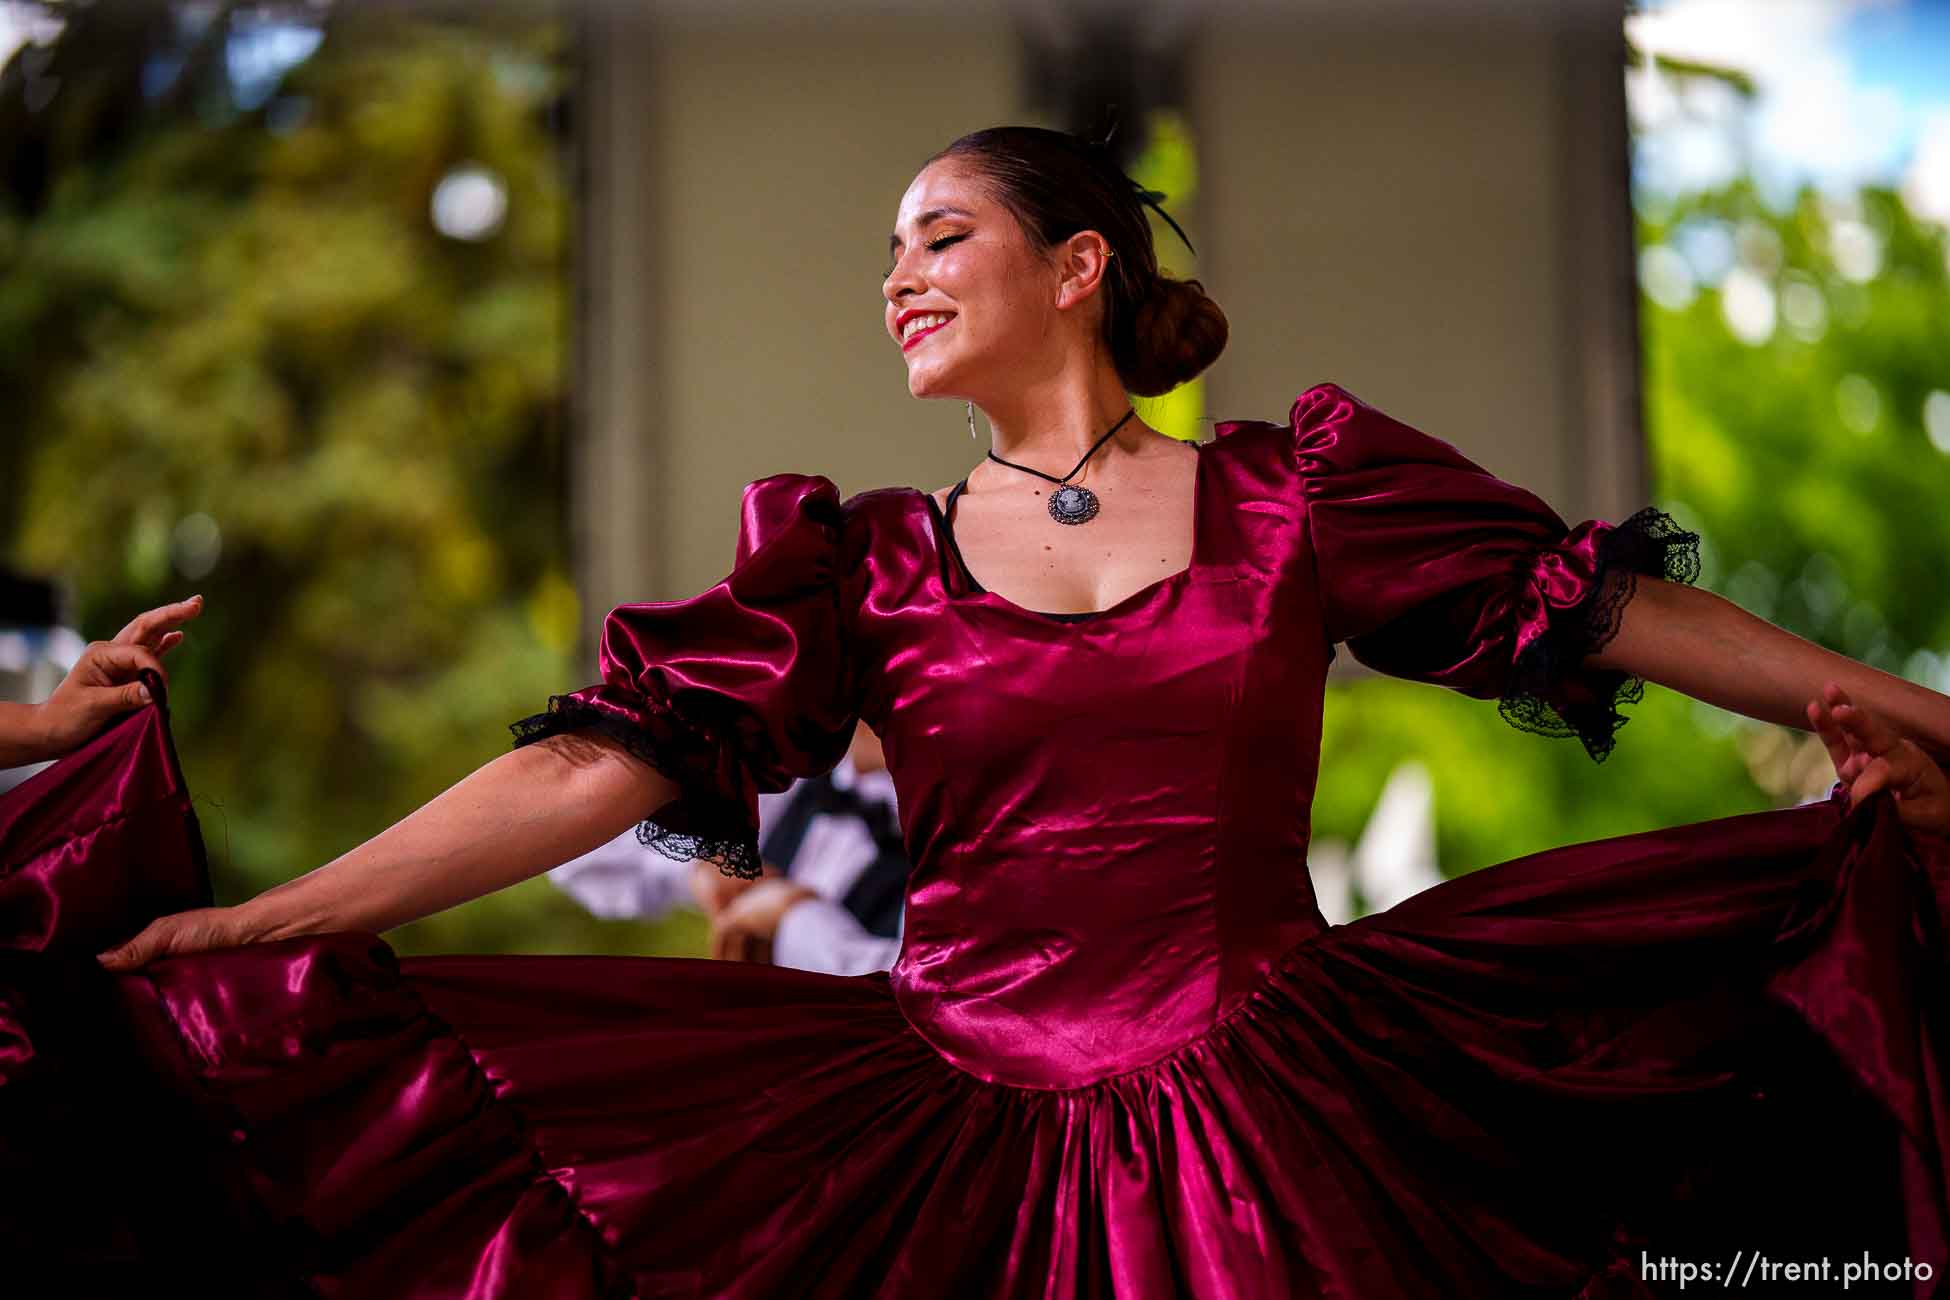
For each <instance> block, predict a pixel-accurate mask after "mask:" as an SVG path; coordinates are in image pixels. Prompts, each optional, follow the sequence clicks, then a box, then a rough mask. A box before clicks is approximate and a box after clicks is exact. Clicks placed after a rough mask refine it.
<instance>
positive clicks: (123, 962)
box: [95, 920, 163, 971]
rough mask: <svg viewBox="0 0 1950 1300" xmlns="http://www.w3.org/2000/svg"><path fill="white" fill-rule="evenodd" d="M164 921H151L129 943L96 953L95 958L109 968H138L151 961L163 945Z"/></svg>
mask: <svg viewBox="0 0 1950 1300" xmlns="http://www.w3.org/2000/svg"><path fill="white" fill-rule="evenodd" d="M162 924H163V923H162V921H160V920H156V921H151V922H150V923H149V924H148V925H147V926H145V927H144V928H143V930H142V932H141V933H140V934H138V935H136V936H135V938H133V939H131V940H129V941H128V942H127V943H124V944H118V945H116V946H115V947H113V948H110V949H109V950H108V951H107V952H102V953H97V954H95V960H96V961H98V962H100V963H101V964H102V966H103V967H104V968H105V969H108V970H118V971H119V970H136V969H138V968H140V967H142V966H146V965H147V964H148V963H149V959H150V958H151V957H154V956H155V955H156V951H157V949H158V948H159V947H160V946H161V944H160V943H159V939H160V937H161V929H162Z"/></svg>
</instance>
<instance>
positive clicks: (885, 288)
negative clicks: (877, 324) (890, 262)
mask: <svg viewBox="0 0 1950 1300" xmlns="http://www.w3.org/2000/svg"><path fill="white" fill-rule="evenodd" d="M926 288H927V286H926V285H925V284H922V283H921V277H920V276H919V274H917V273H916V272H915V271H914V269H913V266H912V264H911V262H910V260H909V258H908V256H907V253H906V252H903V253H902V254H901V255H900V256H899V257H898V258H896V259H895V261H894V269H893V270H891V271H889V272H888V273H887V279H886V281H885V282H883V283H882V284H881V286H880V292H881V295H882V296H883V297H885V298H886V299H887V301H888V302H890V303H892V302H898V301H900V299H901V297H902V296H903V295H910V294H917V293H921V292H923V291H924V290H925V289H926Z"/></svg>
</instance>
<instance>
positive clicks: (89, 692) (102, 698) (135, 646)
mask: <svg viewBox="0 0 1950 1300" xmlns="http://www.w3.org/2000/svg"><path fill="white" fill-rule="evenodd" d="M202 612H203V597H201V596H191V597H190V598H189V599H188V600H179V601H177V602H176V603H175V604H173V605H163V606H160V607H159V608H156V609H152V610H149V611H148V612H146V613H143V614H138V615H136V617H135V618H134V619H133V620H131V621H130V623H129V625H128V626H127V627H125V628H123V629H122V630H121V631H120V632H118V633H116V634H115V639H114V640H113V641H97V642H95V643H93V644H92V645H90V646H89V647H88V648H87V649H86V650H84V651H82V653H81V658H80V659H79V660H77V661H76V663H75V666H74V667H73V668H72V669H70V670H69V671H68V675H67V676H66V677H65V678H63V679H62V681H61V684H60V685H59V686H57V687H55V688H54V694H53V695H52V696H50V697H49V698H48V700H47V702H46V703H45V704H42V705H41V706H40V715H41V720H42V727H41V736H42V744H43V746H44V747H45V749H46V755H45V756H46V757H48V758H55V757H58V756H60V755H62V754H65V753H67V752H68V751H69V750H71V749H73V748H75V747H76V746H77V745H80V744H81V743H82V742H83V741H85V740H87V739H88V737H90V736H92V735H94V734H95V732H96V731H97V730H99V729H100V728H101V727H102V726H103V724H105V723H107V722H108V721H109V720H110V719H111V718H114V717H117V716H118V715H120V714H124V713H127V712H128V711H129V710H131V709H139V708H141V707H142V706H143V705H144V704H147V703H148V702H149V688H148V687H146V686H144V685H143V684H142V683H141V681H139V680H138V674H140V673H141V672H142V670H143V669H145V668H146V669H148V670H150V671H151V672H153V673H155V674H156V675H157V676H158V677H161V678H162V679H163V681H164V682H167V681H168V680H169V675H168V674H167V673H165V672H164V671H163V666H162V657H163V656H164V655H166V654H168V653H169V652H170V651H171V650H174V649H175V648H176V647H177V646H178V645H180V644H181V643H182V640H183V633H182V632H181V631H179V630H178V629H180V628H181V627H182V626H183V624H185V623H187V622H189V621H190V620H191V619H193V618H195V617H196V616H197V615H198V614H201V613H202Z"/></svg>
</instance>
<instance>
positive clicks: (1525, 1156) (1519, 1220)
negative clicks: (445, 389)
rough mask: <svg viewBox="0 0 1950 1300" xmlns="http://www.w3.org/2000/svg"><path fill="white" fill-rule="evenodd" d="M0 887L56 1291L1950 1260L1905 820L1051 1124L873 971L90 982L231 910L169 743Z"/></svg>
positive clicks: (1299, 965)
mask: <svg viewBox="0 0 1950 1300" xmlns="http://www.w3.org/2000/svg"><path fill="white" fill-rule="evenodd" d="M113 828H125V829H120V830H118V829H113ZM0 850H4V858H0V863H4V869H3V870H0V1159H4V1160H5V1161H6V1162H7V1164H6V1168H5V1173H4V1177H0V1182H3V1183H4V1184H6V1185H7V1186H8V1188H9V1191H10V1192H11V1193H12V1194H14V1195H15V1196H16V1197H17V1198H18V1200H19V1204H18V1205H9V1206H7V1207H5V1208H6V1209H8V1210H9V1211H11V1212H13V1214H14V1217H13V1218H12V1219H11V1220H10V1221H11V1223H12V1224H13V1225H14V1226H13V1227H12V1228H11V1229H0V1234H7V1233H9V1232H10V1233H11V1234H12V1238H13V1239H11V1240H6V1241H4V1243H0V1244H4V1245H5V1246H6V1247H8V1258H10V1259H12V1260H14V1261H16V1263H15V1264H14V1265H12V1266H11V1267H14V1268H15V1269H16V1272H15V1274H14V1276H15V1277H18V1276H20V1270H25V1269H32V1268H35V1267H44V1268H47V1269H50V1270H55V1271H59V1272H60V1273H61V1275H62V1276H63V1277H65V1278H66V1279H67V1280H68V1282H69V1283H70V1287H69V1290H68V1291H67V1292H66V1293H67V1294H87V1293H88V1283H89V1282H91V1281H99V1282H101V1284H102V1289H103V1291H104V1292H105V1293H106V1292H109V1291H111V1290H113V1289H114V1288H113V1286H111V1285H110V1284H111V1283H116V1284H120V1283H126V1282H128V1281H129V1280H131V1279H135V1278H141V1279H142V1280H143V1281H144V1283H145V1285H146V1288H147V1289H150V1290H159V1289H163V1283H164V1282H165V1281H170V1282H173V1283H176V1284H190V1285H200V1286H201V1289H202V1291H203V1293H204V1294H240V1295H242V1294H249V1295H267V1296H272V1295H275V1296H285V1295H312V1296H327V1297H340V1296H344V1297H353V1296H357V1297H375V1298H376V1297H394V1296H398V1297H433V1296H443V1297H444V1296H465V1297H469V1298H470V1300H475V1298H484V1297H529V1296H546V1297H551V1298H558V1297H559V1298H561V1300H579V1298H581V1297H591V1298H593V1297H605V1298H607V1297H625V1296H636V1297H645V1298H648V1297H674V1296H713V1297H740V1298H747V1297H750V1298H756V1297H766V1298H768V1300H770V1298H773V1297H785V1296H795V1297H796V1296H811V1297H846V1298H847V1300H859V1298H864V1297H916V1296H928V1297H935V1296H981V1297H1022V1298H1024V1300H1027V1298H1029V1297H1036V1298H1039V1300H1056V1298H1063V1300H1070V1298H1075V1300H1083V1298H1085V1297H1111V1296H1117V1297H1145V1298H1146V1300H1151V1298H1154V1297H1170V1296H1199V1297H1220V1296H1224V1297H1281V1298H1282V1300H1285V1298H1287V1297H1297V1296H1323V1297H1325V1296H1333V1297H1361V1298H1362V1300H1377V1298H1379V1300H1386V1298H1387V1297H1395V1296H1401V1297H1409V1296H1414V1297H1425V1296H1498V1297H1503V1296H1512V1297H1514V1296H1554V1297H1565V1298H1566V1300H1573V1298H1575V1300H1625V1298H1628V1297H1629V1298H1631V1300H1647V1298H1648V1297H1655V1296H1665V1295H1674V1296H1676V1295H1680V1294H1682V1293H1684V1292H1689V1291H1690V1292H1696V1291H1697V1290H1700V1289H1704V1286H1703V1284H1702V1283H1701V1282H1699V1281H1698V1280H1697V1278H1695V1280H1694V1281H1693V1282H1692V1283H1691V1284H1690V1285H1689V1286H1688V1287H1686V1288H1681V1287H1680V1286H1679V1285H1678V1281H1677V1275H1676V1274H1673V1275H1670V1276H1661V1275H1659V1272H1658V1265H1659V1261H1660V1260H1661V1259H1662V1258H1670V1259H1672V1260H1673V1261H1675V1262H1678V1261H1684V1262H1686V1263H1689V1264H1691V1265H1693V1266H1694V1267H1697V1266H1699V1265H1702V1264H1706V1265H1711V1266H1713V1267H1714V1268H1716V1269H1725V1268H1727V1267H1729V1266H1732V1267H1735V1268H1736V1269H1737V1268H1739V1267H1748V1268H1751V1267H1753V1265H1754V1263H1755V1260H1756V1256H1757V1255H1758V1254H1759V1253H1760V1252H1770V1254H1769V1258H1771V1259H1773V1260H1776V1261H1787V1260H1809V1259H1813V1258H1816V1257H1819V1256H1821V1255H1826V1256H1827V1257H1828V1258H1829V1259H1830V1261H1831V1266H1832V1268H1833V1269H1834V1270H1835V1276H1834V1279H1833V1281H1832V1282H1831V1285H1830V1286H1829V1287H1827V1288H1826V1289H1824V1288H1822V1287H1820V1286H1818V1285H1817V1286H1815V1287H1814V1289H1812V1290H1810V1289H1809V1287H1810V1284H1809V1283H1807V1282H1805V1281H1804V1282H1797V1283H1792V1284H1790V1283H1786V1282H1780V1283H1779V1284H1778V1286H1777V1288H1776V1289H1775V1290H1774V1291H1773V1292H1770V1291H1769V1290H1768V1288H1767V1287H1766V1286H1765V1285H1763V1283H1764V1282H1765V1281H1766V1274H1765V1273H1763V1274H1762V1275H1761V1277H1760V1278H1759V1279H1755V1278H1754V1277H1753V1275H1752V1274H1749V1277H1748V1282H1747V1284H1746V1285H1745V1286H1744V1287H1742V1288H1741V1289H1742V1291H1743V1294H1750V1295H1752V1294H1770V1293H1776V1294H1782V1295H1811V1294H1829V1293H1837V1292H1839V1280H1840V1269H1841V1268H1842V1267H1843V1265H1844V1264H1848V1263H1855V1264H1859V1263H1860V1262H1861V1261H1862V1259H1863V1256H1864V1254H1865V1252H1866V1254H1867V1256H1868V1257H1869V1259H1870V1260H1871V1261H1873V1262H1875V1263H1876V1264H1878V1265H1879V1266H1883V1265H1886V1266H1889V1267H1897V1266H1900V1265H1901V1264H1902V1263H1903V1262H1904V1261H1907V1264H1908V1266H1909V1268H1910V1271H1911V1273H1912V1276H1911V1277H1910V1278H1909V1279H1908V1280H1905V1281H1902V1282H1900V1283H1896V1284H1889V1283H1883V1284H1881V1285H1870V1284H1868V1283H1858V1284H1856V1285H1854V1286H1852V1287H1851V1288H1850V1290H1849V1294H1886V1295H1910V1296H1918V1297H1922V1296H1931V1295H1936V1294H1938V1289H1937V1287H1938V1279H1940V1277H1941V1274H1942V1271H1943V1268H1944V1266H1945V1264H1946V1243H1947V1242H1950V1233H1946V1225H1950V1214H1946V1206H1945V1197H1944V1188H1945V1173H1946V1170H1947V1169H1950V1149H1946V1147H1945V1144H1944V1134H1945V1132H1946V1122H1947V1121H1950V1117H1947V1116H1946V1115H1945V1114H1944V1107H1945V1103H1946V1089H1945V1084H1944V1080H1943V1075H1942V1068H1941V1067H1942V1063H1943V1059H1944V1058H1943V1055H1942V1044H1943V1032H1944V1030H1943V1011H1942V1007H1941V997H1940V992H1939V991H1940V990H1941V988H1942V983H1943V968H1944V949H1943V945H1942V939H1941V933H1942V909H1943V907H1944V906H1945V904H1946V900H1950V862H1947V861H1946V859H1945V856H1944V854H1943V852H1942V849H1941V848H1940V846H1938V845H1936V844H1935V843H1934V842H1930V843H1920V842H1912V840H1911V839H1910V837H1908V836H1907V835H1906V834H1905V832H1904V831H1903V829H1902V827H1901V826H1900V825H1899V824H1898V823H1897V822H1896V820H1895V818H1894V816H1893V813H1892V810H1891V807H1890V806H1889V804H1888V801H1887V800H1886V799H1878V800H1871V801H1869V802H1868V803H1866V804H1865V805H1864V806H1863V807H1861V808H1859V809H1856V810H1854V811H1848V810H1846V809H1844V808H1843V807H1842V805H1841V804H1840V803H1839V802H1833V801H1831V802H1829V803H1825V804H1817V805H1811V806H1808V807H1804V808H1798V809H1792V810H1788V811H1785V812H1780V813H1766V814H1758V815H1754V816H1748V817H1737V818H1729V819H1725V820H1722V821H1717V822H1709V823H1703V824H1700V825H1695V826H1687V827H1679V828H1675V829H1672V830H1667V831H1659V832H1654V833H1651V834H1647V835H1639V836H1632V837H1626V838H1623V839H1615V840H1608V841H1601V842H1597V843H1593V844H1582V845H1574V846H1571V847H1569V848H1565V849H1560V850H1555V851H1552V852H1549V853H1543V854H1538V855H1535V856H1533V857H1528V858H1523V859H1519V860H1516V861H1513V862H1507V863H1502V864H1499V865H1497V866H1494V867H1489V868H1485V869H1483V870H1481V871H1478V872H1475V873H1472V874H1470V875H1468V876H1464V877H1461V878H1459V879H1457V880H1453V881H1449V882H1447V883H1445V884H1443V885H1440V886H1438V887H1436V888H1434V889H1431V890H1429V891H1426V892H1424V893H1422V894H1419V895H1417V896H1415V897H1414V898H1411V899H1409V900H1408V901H1406V902H1404V903H1402V904H1400V905H1398V906H1397V907H1395V908H1393V909H1390V910H1389V911H1387V912H1384V913H1379V914H1376V915H1373V916H1369V917H1366V918H1363V919H1362V920H1360V921H1357V922H1354V923H1352V924H1349V925H1343V926H1336V927H1333V928H1331V929H1329V930H1327V931H1325V932H1323V933H1321V934H1319V935H1316V936H1314V937H1313V938H1311V939H1309V940H1307V941H1306V942H1304V943H1302V944H1300V945H1298V946H1296V947H1295V948H1293V949H1291V950H1289V951H1288V952H1287V953H1285V954H1284V955H1283V956H1282V957H1281V958H1280V959H1279V960H1278V961H1277V962H1276V963H1274V964H1273V965H1272V966H1271V967H1270V968H1269V969H1268V970H1267V971H1266V972H1265V974H1264V977H1263V979H1262V980H1261V982H1260V983H1259V985H1258V986H1257V987H1256V988H1255V989H1254V991H1253V992H1252V993H1250V994H1249V995H1248V996H1246V997H1245V998H1244V999H1243V1000H1242V1001H1240V1002H1239V1003H1238V1004H1237V1005H1236V1006H1234V1007H1232V1008H1231V1009H1230V1010H1229V1011H1228V1012H1227V1013H1226V1014H1225V1015H1224V1016H1223V1017H1222V1018H1221V1019H1220V1020H1219V1022H1218V1023H1217V1024H1215V1025H1214V1026H1213V1027H1212V1028H1211V1029H1210V1030H1209V1031H1208V1032H1206V1033H1205V1034H1203V1035H1202V1036H1200V1037H1199V1038H1197V1039H1196V1040H1194V1041H1192V1042H1189V1043H1186V1044H1184V1045H1182V1046H1181V1047H1179V1048H1178V1049H1176V1050H1175V1051H1173V1052H1172V1053H1170V1054H1169V1055H1167V1056H1166V1057H1164V1058H1163V1059H1161V1060H1158V1061H1155V1062H1152V1063H1151V1064H1149V1065H1146V1066H1144V1067H1142V1068H1140V1069H1136V1070H1132V1071H1128V1072H1126V1073H1124V1074H1120V1075H1117V1076H1113V1077H1111V1078H1108V1079H1104V1080H1101V1081H1098V1082H1096V1083H1093V1084H1090V1085H1088V1086H1086V1087H1082V1088H1076V1089H1070V1090H1062V1091H1057V1090H1040V1089H1030V1088H1022V1087H1017V1086H1013V1085H1007V1084H1001V1083H995V1082H991V1081H988V1080H985V1079H982V1078H979V1077H977V1076H976V1075H974V1074H971V1073H969V1072H967V1071H965V1070H963V1069H961V1068H959V1067H957V1066H955V1065H952V1064H950V1063H948V1062H947V1061H946V1060H944V1059H943V1058H942V1057H941V1056H940V1055H939V1054H937V1053H936V1052H935V1051H934V1049H933V1048H932V1047H930V1046H929V1044H928V1043H927V1042H926V1040H925V1039H923V1038H922V1037H921V1036H920V1035H919V1034H918V1033H917V1032H916V1031H915V1030H914V1028H913V1027H911V1026H910V1025H909V1024H908V1023H907V1021H906V1020H905V1018H904V1017H903V1016H902V1015H901V1013H900V1010H899V1007H898V1005H897V1004H896V1002H895V999H894V995H893V992H892V989H891V986H890V984H889V981H888V977H887V976H886V974H885V973H879V974H874V975H867V976H860V977H854V978H841V977H835V976H828V975H821V974H814V973H810V972H802V971H793V970H787V969H782V968H775V967H769V966H755V965H746V964H738V963H718V962H707V961H702V960H694V959H685V958H649V957H646V958H618V957H570V956H560V957H533V956H480V957H469V956H446V957H419V958H404V959H402V958H398V957H396V956H395V954H394V953H393V952H392V950H391V949H390V948H389V947H388V946H387V945H386V944H385V943H384V942H383V941H382V940H381V939H379V938H378V937H377V936H374V935H370V934H360V933H350V932H348V933H339V934H330V935H319V936H310V937H307V938H303V939H293V940H285V941H281V942H277V943H267V944H258V945H252V946H250V947H246V948H238V949H230V950H224V951H217V952H209V953H203V954H198V955H195V956H192V957H180V958H168V959H163V960H159V961H156V962H153V963H151V965H149V966H148V967H145V968H144V969H142V970H141V971H138V972H133V973H129V974H125V975H115V976H111V975H109V974H107V973H106V972H103V971H101V970H100V968H99V967H97V966H95V965H94V963H93V960H92V955H93V953H94V952H96V951H99V950H100V949H101V948H104V947H107V946H109V945H110V944H112V943H115V942H119V941H120V940H122V939H125V938H126V937H128V935H130V934H132V933H134V932H135V931H136V930H137V929H139V928H140V927H141V926H142V925H143V924H145V923H146V922H147V920H148V919H150V918H151V917H153V916H154V915H156V914H157V913H159V912H163V911H171V910H177V909H180V908H183V907H189V906H197V905H202V904H204V903H207V900H208V885H207V875H206V873H205V872H204V870H203V867H202V861H201V848H200V841H199V840H198V838H197V835H196V828H195V822H194V818H193V816H192V815H191V814H190V810H189V804H188V800H187V794H186V792H185V791H184V790H183V787H182V782H181V778H180V775H179V774H178V773H177V771H176V768H175V765H174V761H173V758H172V757H171V756H170V754H169V752H168V735H167V730H166V727H164V726H163V724H162V722H161V720H160V715H159V714H158V713H157V712H156V711H155V710H153V709H151V710H146V711H144V712H143V713H140V714H136V715H133V716H132V717H131V718H129V719H127V720H125V721H124V722H122V723H121V724H119V725H118V726H117V727H116V728H114V729H112V730H111V731H110V732H108V733H106V734H105V735H104V736H103V737H101V738H99V739H98V740H97V741H96V742H95V744H94V745H92V746H91V747H90V748H89V749H88V750H86V751H84V752H83V753H82V754H80V755H76V756H75V757H73V758H71V759H69V760H66V761H64V763H63V764H61V765H58V766H57V767H56V768H54V769H51V770H50V771H48V772H45V773H42V774H41V775H40V776H38V777H36V778H35V779H34V781H33V782H30V783H29V784H28V785H27V786H23V787H21V788H20V789H19V790H16V791H14V792H12V793H11V794H9V795H7V796H0ZM1295 869H1300V868H1298V867H1297V866H1296V867H1295ZM23 1193H31V1194H23ZM76 1198H81V1199H76ZM1736 1251H1739V1252H1742V1253H1741V1255H1740V1256H1739V1257H1738V1258H1736V1257H1735V1252H1736ZM1919 1266H1921V1267H1922V1268H1926V1269H1927V1270H1928V1271H1929V1272H1930V1274H1931V1276H1930V1277H1928V1278H1917V1277H1915V1276H1914V1274H1915V1272H1916V1271H1918V1268H1919ZM0 1267H9V1266H5V1265H0ZM1736 1280H1737V1279H1736ZM1712 1285H1714V1286H1719V1285H1721V1283H1720V1281H1719V1280H1718V1279H1717V1278H1716V1279H1714V1280H1713V1282H1712ZM1728 1289H1732V1288H1730V1287H1729V1288H1728ZM30 1293H31V1292H30Z"/></svg>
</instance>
